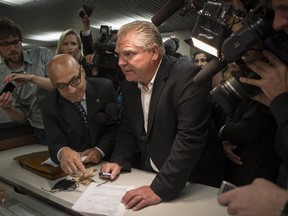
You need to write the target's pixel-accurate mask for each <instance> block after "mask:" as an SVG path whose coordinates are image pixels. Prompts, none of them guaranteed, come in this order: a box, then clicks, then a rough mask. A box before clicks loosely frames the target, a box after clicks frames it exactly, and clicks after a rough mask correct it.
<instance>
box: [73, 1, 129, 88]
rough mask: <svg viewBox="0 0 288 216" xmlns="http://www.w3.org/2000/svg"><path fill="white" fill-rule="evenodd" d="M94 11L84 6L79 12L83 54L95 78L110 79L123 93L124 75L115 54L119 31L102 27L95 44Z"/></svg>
mask: <svg viewBox="0 0 288 216" xmlns="http://www.w3.org/2000/svg"><path fill="white" fill-rule="evenodd" d="M84 8H86V10H84ZM87 10H88V11H87ZM85 11H86V12H85ZM92 11H93V9H92V8H91V7H89V6H82V7H81V8H80V9H79V10H78V14H79V17H80V19H81V22H82V30H81V32H80V37H81V41H82V44H83V53H84V55H85V56H86V59H87V61H88V62H89V63H90V64H91V67H92V68H93V69H92V71H93V73H94V74H95V76H96V77H104V78H108V79H110V80H111V81H112V82H113V85H114V88H115V90H116V91H117V92H121V91H120V87H121V83H122V81H123V79H124V74H123V73H122V71H121V69H120V68H119V66H118V59H117V55H116V53H115V52H114V49H115V42H116V39H117V30H112V29H111V27H108V26H104V25H102V26H101V27H100V37H99V38H97V39H96V41H95V43H93V38H92V34H91V26H90V19H89V17H90V15H91V14H92Z"/></svg>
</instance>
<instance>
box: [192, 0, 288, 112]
mask: <svg viewBox="0 0 288 216" xmlns="http://www.w3.org/2000/svg"><path fill="white" fill-rule="evenodd" d="M273 18H274V13H273V11H272V10H270V9H269V7H268V6H267V5H265V4H264V3H263V2H260V3H259V2H258V4H257V5H256V6H255V7H254V8H252V9H251V10H250V11H249V12H248V13H247V14H245V13H243V12H241V11H239V10H235V9H233V7H232V5H231V4H230V3H219V2H209V1H208V2H207V3H205V4H204V7H203V11H202V13H201V14H200V15H199V17H198V18H197V22H196V24H195V26H194V28H193V30H192V32H191V37H192V40H193V37H195V38H196V42H197V40H199V41H200V42H202V43H204V44H202V47H203V46H204V45H208V46H212V47H213V48H215V49H214V53H213V54H214V56H215V57H216V58H215V59H214V60H213V61H211V63H208V64H210V65H208V67H207V68H206V67H205V68H204V69H203V70H201V71H200V72H199V74H198V75H197V76H195V79H194V81H196V82H202V80H201V79H203V80H207V78H211V77H212V76H213V75H214V74H216V73H218V72H219V71H220V70H221V69H222V68H224V67H225V66H226V65H227V64H228V63H231V62H236V64H238V65H239V68H240V70H238V71H234V72H232V76H231V77H230V78H229V79H228V80H223V81H222V82H221V83H220V84H219V85H218V86H216V87H215V88H214V89H213V90H212V91H211V92H210V93H211V95H212V97H213V98H214V100H215V101H216V102H217V103H218V104H219V105H220V106H221V107H222V108H223V110H224V111H225V112H226V113H227V114H228V115H231V114H232V113H233V111H234V110H235V108H236V107H237V106H238V105H239V103H240V102H241V101H243V100H244V99H246V98H247V97H250V96H254V95H256V94H257V93H259V92H260V91H261V90H260V89H259V88H257V87H255V86H252V85H247V84H244V83H241V82H240V81H239V78H240V77H248V78H254V79H260V77H259V75H258V74H256V73H255V72H253V71H252V70H251V69H250V68H248V67H247V66H246V64H247V63H248V62H250V61H254V60H258V59H262V60H264V61H267V59H265V58H264V56H263V55H262V51H263V50H264V49H267V50H270V51H272V52H273V53H274V54H275V55H277V56H278V57H279V58H280V59H281V60H282V61H283V62H285V63H286V64H288V37H287V35H286V34H285V33H284V32H275V31H273V29H272V23H273ZM193 42H194V41H193ZM198 48H200V49H201V46H200V47H198ZM205 51H207V50H205ZM211 54H212V53H211Z"/></svg>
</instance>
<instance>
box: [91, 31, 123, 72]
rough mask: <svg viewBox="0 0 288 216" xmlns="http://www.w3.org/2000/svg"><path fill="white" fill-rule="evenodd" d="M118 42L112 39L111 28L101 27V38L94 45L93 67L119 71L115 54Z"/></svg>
mask: <svg viewBox="0 0 288 216" xmlns="http://www.w3.org/2000/svg"><path fill="white" fill-rule="evenodd" d="M115 45H116V40H115V39H113V38H112V28H111V26H110V27H109V26H107V25H101V27H100V37H99V39H98V40H97V41H96V42H95V43H94V46H93V50H94V58H93V65H94V66H97V67H99V68H104V69H112V70H119V66H118V56H117V54H116V53H115V51H114V50H115Z"/></svg>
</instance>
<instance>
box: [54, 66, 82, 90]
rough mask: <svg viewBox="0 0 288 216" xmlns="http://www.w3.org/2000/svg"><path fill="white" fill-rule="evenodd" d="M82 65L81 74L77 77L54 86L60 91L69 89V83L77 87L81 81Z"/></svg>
mask: <svg viewBox="0 0 288 216" xmlns="http://www.w3.org/2000/svg"><path fill="white" fill-rule="evenodd" d="M81 72H82V71H81V67H80V68H79V74H78V75H77V76H76V77H73V78H72V79H71V80H70V81H69V82H68V83H56V84H55V85H54V86H55V88H56V89H57V90H58V91H60V92H64V91H67V89H68V87H69V85H70V86H73V87H77V86H78V85H79V84H80V83H81Z"/></svg>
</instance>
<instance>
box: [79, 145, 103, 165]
mask: <svg viewBox="0 0 288 216" xmlns="http://www.w3.org/2000/svg"><path fill="white" fill-rule="evenodd" d="M80 156H81V157H83V156H87V157H86V159H85V160H84V161H83V162H84V163H89V162H92V163H96V164H97V163H99V162H100V161H101V158H102V156H101V153H100V151H99V150H98V149H96V148H91V149H86V150H85V151H83V152H81V154H80Z"/></svg>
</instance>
